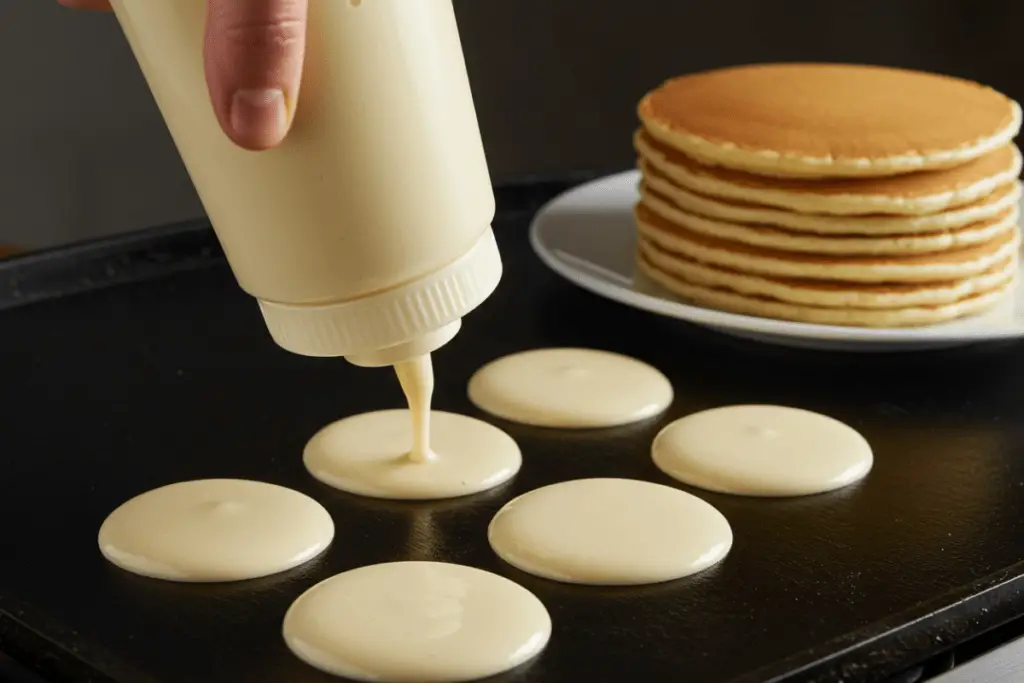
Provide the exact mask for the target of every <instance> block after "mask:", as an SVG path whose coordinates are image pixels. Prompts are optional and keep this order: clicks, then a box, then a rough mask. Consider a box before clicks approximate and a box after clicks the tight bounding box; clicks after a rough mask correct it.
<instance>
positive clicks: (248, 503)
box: [99, 479, 334, 582]
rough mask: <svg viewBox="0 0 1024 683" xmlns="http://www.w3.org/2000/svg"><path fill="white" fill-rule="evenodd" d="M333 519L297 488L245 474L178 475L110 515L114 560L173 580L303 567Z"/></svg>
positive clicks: (327, 539) (102, 538)
mask: <svg viewBox="0 0 1024 683" xmlns="http://www.w3.org/2000/svg"><path fill="white" fill-rule="evenodd" d="M333 538H334V521H333V520H332V519H331V516H330V514H328V512H327V510H325V509H324V508H323V506H321V505H320V504H319V503H317V502H316V501H315V500H313V499H312V498H310V497H309V496H306V495H303V494H301V493H299V492H298V491H292V490H291V489H287V488H284V487H282V486H276V485H274V484H266V483H263V482H258V481H246V480H241V479H203V480H198V481H186V482H179V483H177V484H170V485H168V486H163V487H161V488H158V489H154V490H152V491H148V492H146V493H143V494H141V495H139V496H136V497H135V498H132V499H131V500H129V501H127V502H126V503H124V504H122V505H121V506H120V507H118V508H117V509H116V510H114V511H113V512H112V513H110V515H109V516H108V517H107V519H106V521H104V522H103V526H101V527H100V532H99V546H100V551H101V552H102V553H103V555H104V557H106V558H107V559H108V560H109V561H110V562H112V563H113V564H115V565H117V566H118V567H121V568H122V569H125V570H127V571H130V572H133V573H135V574H141V575H142V576H148V577H151V578H156V579H166V580H169V581H190V582H214V581H240V580H244V579H254V578H257V577H260V576H267V575H269V574H276V573H278V572H282V571H285V570H287V569H292V568H293V567H297V566H299V565H300V564H303V563H304V562H307V561H309V560H311V559H313V558H314V557H316V556H317V555H319V554H320V553H322V552H323V551H324V550H325V549H326V548H327V546H328V545H330V543H331V540H332V539H333Z"/></svg>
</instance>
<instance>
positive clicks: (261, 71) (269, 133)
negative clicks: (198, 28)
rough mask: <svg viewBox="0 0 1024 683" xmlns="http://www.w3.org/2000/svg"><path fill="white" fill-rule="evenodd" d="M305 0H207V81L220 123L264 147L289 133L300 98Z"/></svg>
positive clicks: (244, 141)
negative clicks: (241, 0)
mask: <svg viewBox="0 0 1024 683" xmlns="http://www.w3.org/2000/svg"><path fill="white" fill-rule="evenodd" d="M306 12H307V0H245V1H244V2H240V1H239V0H209V3H208V9H207V22H206V44H205V57H206V82H207V84H208V86H209V88H210V98H211V100H212V102H213V108H214V111H215V112H216V114H217V118H218V120H219V121H220V125H221V127H222V128H223V129H224V132H225V133H227V135H228V137H230V138H231V139H232V140H233V141H234V142H235V143H236V144H238V145H239V146H241V147H244V148H246V149H251V150H261V149H268V148H270V147H274V146H276V145H278V144H279V143H280V142H281V140H283V139H284V136H285V135H286V134H287V132H288V127H289V126H290V125H291V119H292V114H293V113H294V111H295V104H296V102H297V100H298V96H299V84H300V83H301V80H302V61H303V55H304V52H305V44H306Z"/></svg>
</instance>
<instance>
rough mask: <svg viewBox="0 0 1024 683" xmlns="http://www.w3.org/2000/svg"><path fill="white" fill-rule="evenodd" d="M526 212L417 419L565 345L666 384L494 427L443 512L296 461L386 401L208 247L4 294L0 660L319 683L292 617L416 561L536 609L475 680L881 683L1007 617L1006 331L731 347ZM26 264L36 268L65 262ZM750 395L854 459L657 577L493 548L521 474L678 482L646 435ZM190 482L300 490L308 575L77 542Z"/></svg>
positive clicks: (1018, 408)
mask: <svg viewBox="0 0 1024 683" xmlns="http://www.w3.org/2000/svg"><path fill="white" fill-rule="evenodd" d="M528 217H529V216H528V214H527V213H526V212H520V213H517V214H507V213H506V215H505V217H504V218H502V219H500V220H499V221H498V222H497V224H496V226H495V229H496V232H497V235H498V238H499V242H500V245H501V248H502V253H503V255H504V259H505V263H506V274H505V277H504V280H503V282H502V285H501V287H500V288H499V290H498V292H497V293H496V294H495V296H493V297H492V298H491V299H490V300H489V301H488V302H486V303H485V304H484V306H483V307H482V308H481V309H480V310H479V311H477V312H476V313H474V314H472V315H471V316H470V317H469V318H467V319H466V321H465V323H466V324H465V325H464V327H463V331H462V332H461V333H460V334H459V336H458V337H457V338H456V339H455V341H454V342H452V343H451V344H450V345H449V346H447V347H446V348H444V349H443V350H442V351H441V352H439V353H438V354H437V355H436V359H435V367H436V371H437V393H436V400H435V405H436V407H437V408H439V409H444V410H449V411H454V412H460V413H466V414H469V415H474V416H478V417H483V416H482V415H481V413H480V412H479V411H478V410H476V409H475V408H474V407H473V406H472V405H471V404H470V403H469V401H468V400H467V398H466V391H465V387H466V382H467V380H468V379H469V377H470V375H471V374H472V372H473V371H474V370H475V369H477V368H478V367H480V366H481V365H482V364H484V363H485V362H487V361H489V360H491V359H493V358H496V357H498V356H501V355H503V354H506V353H510V352H514V351H520V350H523V349H529V348H536V347H544V346H560V345H577V346H589V347H594V348H602V349H609V350H613V351H618V352H621V353H625V354H629V355H632V356H635V357H637V358H640V359H642V360H645V361H647V362H650V363H652V364H654V365H655V366H657V367H658V368H660V369H661V370H663V371H664V372H665V373H666V374H667V375H668V376H669V377H670V378H671V380H672V382H673V384H674V385H675V387H676V391H677V398H676V401H675V403H674V404H673V405H672V407H671V408H670V410H669V411H668V413H667V414H666V415H664V416H663V417H661V418H658V419H656V420H653V421H650V422H647V423H643V424H640V425H635V426H631V427H626V428H616V429H606V430H593V431H583V432H565V431H553V430H545V429H538V428H529V427H523V426H518V425H515V424H510V423H506V422H503V421H500V420H491V421H492V422H494V423H495V424H498V425H499V426H501V427H502V428H504V429H505V430H507V431H508V433H509V434H511V435H512V436H513V437H514V438H515V439H516V440H517V441H518V442H519V444H520V446H521V447H522V450H523V454H524V465H523V469H522V471H521V473H520V474H519V476H518V477H516V479H515V480H514V481H513V482H512V483H511V484H510V485H508V486H506V487H504V488H502V489H500V490H498V491H495V492H492V493H490V494H484V495H481V496H476V497H472V498H469V499H465V500H457V501H445V502H438V503H415V504H410V503H406V504H402V503H390V502H384V501H374V500H367V499H361V498H357V497H354V496H349V495H345V494H342V493H340V492H336V491H334V490H331V489H329V488H327V487H326V486H323V485H320V484H319V483H318V482H316V481H315V480H314V479H313V478H312V477H310V476H309V475H308V474H307V473H306V472H305V471H304V470H303V468H302V463H301V452H302V447H303V445H304V443H305V441H306V439H307V438H308V437H309V436H311V435H312V434H313V433H314V432H315V431H316V430H317V429H318V428H319V427H321V426H323V425H324V424H326V423H327V422H329V421H332V420H335V419H337V418H339V417H342V416H345V415H351V414H353V413H357V412H362V411H367V410H375V409H382V408H393V407H398V406H401V405H402V396H401V392H400V390H399V387H398V384H397V382H396V381H395V379H394V377H393V376H392V375H391V374H390V373H389V372H387V371H384V370H379V371H377V370H365V369H359V368H355V367H352V366H350V365H348V364H346V363H345V362H343V361H340V360H339V361H331V360H313V359H306V358H300V357H296V356H292V355H289V354H287V353H285V352H283V351H280V350H278V349H277V348H276V347H274V345H273V344H272V343H271V341H270V340H269V338H268V336H267V334H266V332H265V330H264V327H263V324H262V321H261V319H260V316H259V312H258V311H257V308H256V306H255V305H254V304H253V303H252V301H251V300H250V299H248V298H247V297H246V296H245V295H243V294H242V292H240V291H239V290H238V288H237V286H236V285H235V283H234V281H233V280H232V278H231V275H230V274H229V272H228V270H227V268H226V267H225V266H223V265H222V264H215V265H210V266H208V267H199V268H195V269H191V270H187V271H184V272H175V273H171V274H168V275H165V276H162V277H157V278H155V279H149V280H146V281H143V282H135V283H128V284H122V285H120V286H114V287H108V288H105V289H99V290H95V291H85V292H80V293H77V294H73V295H68V296H62V297H58V298H54V299H50V300H47V301H42V302H37V303H32V304H30V305H24V306H18V307H13V308H9V309H8V310H5V311H3V312H0V330H2V333H0V386H2V387H3V390H4V409H3V410H2V411H0V435H2V439H3V450H2V459H0V463H2V469H0V519H2V520H3V527H2V528H3V536H2V538H3V540H2V546H3V549H4V550H3V561H2V562H0V650H4V651H6V652H8V653H9V654H12V655H14V656H15V657H16V658H18V659H19V660H21V661H23V662H28V663H30V664H31V665H32V666H34V667H37V668H39V669H40V670H43V671H46V672H47V674H48V676H49V678H50V679H52V680H55V681H60V680H68V681H86V680H96V681H115V682H116V683H149V682H159V683H178V682H181V683H214V682H216V683H228V682H230V683H235V682H239V681H244V682H245V683H263V682H267V683H270V682H273V683H281V682H282V681H287V682H288V683H314V682H321V681H324V682H326V681H330V680H335V679H332V678H330V677H328V676H326V675H323V674H320V673H318V672H317V671H314V670H313V669H311V668H309V667H307V666H305V665H304V664H302V663H300V662H299V661H298V660H297V659H295V658H294V657H292V655H291V654H290V653H289V652H288V650H287V649H286V648H285V645H284V643H283V641H282V640H281V638H280V635H279V632H280V626H281V620H282V617H283V616H284V612H285V610H286V609H287V607H288V605H289V604H290V602H291V601H292V600H293V599H294V598H296V597H297V596H298V595H299V594H300V593H302V591H303V590H305V589H306V588H308V587H309V586H311V585H312V584H314V583H316V582H317V581H320V580H322V579H324V578H326V577H328V576H331V575H332V574H335V573H337V572H341V571H344V570H346V569H350V568H353V567H357V566H360V565H365V564H370V563H375V562H387V561H394V560H402V559H413V558H415V559H432V560H441V561H450V562H459V563H464V564H469V565H473V566H477V567H481V568H484V569H488V570H491V571H494V572H497V573H499V574H501V575H504V576H507V577H509V578H511V579H513V580H515V581H518V582H520V583H521V584H523V585H524V586H526V587H527V588H529V589H530V590H532V591H533V592H534V593H536V595H537V596H538V597H540V599H541V600H543V601H544V603H545V604H546V605H547V606H548V609H549V610H550V612H551V616H552V618H553V620H554V633H553V637H552V640H551V644H550V646H549V648H548V649H547V651H546V652H545V653H544V654H543V655H542V656H541V657H540V659H539V660H537V661H536V662H535V663H533V664H532V665H529V666H526V667H525V668H523V669H521V670H520V671H517V672H513V673H512V674H509V675H507V676H504V677H500V678H499V679H497V680H500V681H521V682H522V683H556V682H558V683H575V682H577V681H584V680H588V681H620V680H622V681H625V680H627V679H629V680H642V681H645V683H661V682H665V683H668V682H670V681H671V682H673V683H674V682H676V681H689V682H691V683H702V682H708V683H710V682H715V683H726V682H728V683H741V682H742V683H753V682H755V681H756V682H761V681H839V680H844V681H849V682H856V681H876V680H882V679H883V678H884V677H885V676H886V675H888V674H892V673H895V672H896V671H898V670H900V669H902V668H904V667H907V666H910V665H912V664H915V663H917V662H919V661H922V660H923V659H924V658H926V657H928V656H930V655H932V654H934V653H936V652H939V651H941V650H944V649H946V648H949V647H951V646H952V645H954V644H956V643H958V642H961V641H963V640H965V639H967V638H968V637H971V636H974V635H977V634H978V633H980V632H982V631H985V630H987V629H989V628H991V627H994V626H995V625H997V624H998V623H1000V622H1003V621H1006V620H1007V619H1009V618H1011V617H1014V616H1018V615H1020V614H1021V613H1024V598H1022V596H1021V594H1020V587H1021V586H1022V585H1024V582H1022V581H1021V578H1020V577H1021V575H1022V573H1024V566H1022V561H1024V398H1022V396H1024V347H1022V346H1020V345H1002V346H998V347H987V348H976V349H973V350H967V351H959V352H941V353H929V354H918V355H892V356H843V355H831V354H822V353H813V352H794V351H785V350H780V349H772V348H769V347H759V346H756V345H753V344H750V343H745V342H738V341H732V340H729V339H726V338H723V337H719V336H716V335H714V334H712V333H708V332H703V331H700V330H697V329H695V328H692V327H688V326H685V325H683V324H680V323H676V322H673V321H667V320H661V319H657V318H655V317H653V316H650V315H647V314H642V313H639V312H636V311H633V310H631V309H628V308H625V307H623V306H620V305H617V304H614V303H610V302H607V301H603V300H601V299H598V298H596V297H594V296H591V295H589V294H586V293H584V292H581V291H578V290H576V289H574V288H572V287H571V286H569V285H568V284H565V283H564V282H562V281H561V280H558V279H556V277H555V276H554V275H552V274H550V273H548V272H547V271H546V270H545V269H544V268H543V267H542V266H541V264H540V263H539V262H538V261H537V259H536V258H535V257H534V256H533V254H532V253H531V252H530V251H529V248H528V246H527V241H526V224H527V220H528ZM190 235H191V236H190V237H189V238H188V239H189V240H192V241H195V239H196V237H195V234H194V231H193V232H192V233H190ZM160 239H161V240H167V241H168V244H171V243H173V242H174V240H175V239H176V238H175V234H174V233H173V232H171V233H168V234H167V235H165V236H164V237H161V238H160ZM204 239H208V240H210V242H211V244H212V236H207V237H206V238H204ZM125 244H126V245H127V246H126V247H125V248H126V249H127V248H135V247H134V246H132V245H133V244H134V243H132V242H131V241H130V240H128V241H126V242H125ZM136 246H137V245H136ZM174 251H175V250H174V248H172V247H171V246H169V247H168V249H167V253H171V254H173V253H174ZM114 252H116V249H114ZM111 258H113V256H111ZM117 258H119V259H120V260H119V261H118V263H122V264H128V265H126V266H125V267H126V268H129V269H130V267H131V263H132V259H131V258H128V257H125V256H124V255H123V254H122V255H120V256H118V257H117ZM42 260H43V261H45V262H46V263H47V264H48V265H47V266H46V267H48V268H50V269H51V271H52V270H53V269H54V268H58V266H59V265H60V262H61V255H60V254H56V255H50V256H49V257H47V258H44V259H42ZM67 260H68V266H67V267H68V268H71V267H72V265H73V264H72V262H73V261H74V260H75V259H73V258H70V257H69V258H68V259H67ZM157 260H158V261H159V259H157ZM55 264H56V265H55ZM169 265H170V266H173V265H174V264H173V263H172V264H169ZM33 267H34V266H33ZM147 267H148V268H150V269H152V260H150V265H149V266H147ZM17 268H20V269H21V271H19V272H21V276H25V275H26V272H27V270H28V271H30V270H31V268H29V267H28V266H27V265H24V264H22V265H19V266H17ZM26 269H27V270H26ZM58 269H59V268H58ZM172 269H173V267H172ZM179 270H180V269H179ZM150 274H152V273H150ZM64 275H65V279H67V278H68V277H69V276H68V275H67V273H65V274H64ZM128 279H131V278H128ZM747 402H767V403H779V404H788V405H795V406H799V407H803V408H808V409H811V410H817V411H822V412H825V413H828V414H830V415H833V416H834V417H836V418H839V419H841V420H844V421H847V422H848V423H850V424H851V425H853V426H854V427H856V428H857V429H859V430H861V432H862V433H863V434H864V435H865V436H866V437H867V438H868V440H869V441H870V442H871V443H872V444H873V446H874V448H875V451H876V464H875V469H874V471H873V472H872V473H871V475H870V476H869V477H868V479H867V480H866V481H865V482H863V483H862V484H860V485H856V486H853V487H851V488H849V489H846V490H843V491H839V492H836V493H831V494H825V495H821V496H815V497H809V498H799V499H792V500H753V499H744V498H737V497H730V496H724V495H714V494H708V493H702V492H696V493H697V494H698V495H700V496H701V497H703V498H704V499H705V500H708V501H709V502H711V503H712V504H713V505H715V506H717V507H718V509H720V510H721V511H722V512H723V513H724V514H725V515H726V517H728V518H729V520H730V521H731V523H732V525H733V529H734V532H735V545H734V547H733V550H732V552H731V554H730V555H729V557H728V558H727V559H726V560H725V561H724V562H723V563H722V564H720V565H719V566H717V567H715V568H713V569H711V570H709V571H707V572H705V573H703V574H701V575H698V576H696V577H691V578H688V579H683V580H680V581H675V582H672V583H669V584H665V585H660V586H652V587H646V588H635V589H633V588H630V589H602V588H587V587H573V586H567V585H561V584H558V583H553V582H549V581H545V580H540V579H536V578H532V577H530V576H528V575H525V574H522V573H521V572H518V571H516V570H514V569H512V568H511V567H509V566H507V565H505V564H503V563H502V562H500V561H499V560H498V559H497V558H496V557H495V556H494V554H493V553H492V552H491V551H490V549H489V547H488V546H487V542H486V536H485V530H486V526H487V523H488V521H489V520H490V518H491V516H492V515H493V514H494V513H495V512H496V511H497V510H498V508H499V507H500V506H501V505H502V504H503V503H505V502H506V501H508V500H510V499H511V498H512V497H513V496H516V495H518V494H520V493H523V492H525V491H528V490H531V489H534V488H536V487H538V486H543V485H545V484H550V483H553V482H557V481H563V480H566V479H573V478H582V477H634V478H640V479H647V480H650V481H656V482H661V483H672V482H670V481H669V480H668V479H667V478H666V477H664V476H662V475H661V474H660V473H659V472H658V471H657V470H656V469H655V468H654V466H653V465H652V464H651V461H650V458H649V456H648V448H649V445H650V442H651V439H652V438H653V437H654V435H655V434H656V433H657V431H658V429H659V428H660V427H662V426H663V425H664V424H666V423H667V422H669V421H670V420H672V419H674V418H676V417H679V416H681V415H685V414H688V413H691V412H694V411H697V410H701V409H705V408H710V407H714V406H720V405H726V404H732V403H747ZM487 419H490V418H487ZM202 477H243V478H252V479H260V480H265V481H270V482H274V483H277V484H282V485H284V486H290V487H292V488H295V489H297V490H299V491H303V492H305V493H308V494H309V495H311V496H313V497H314V498H316V499H317V500H319V501H321V502H322V503H323V504H324V505H325V506H326V507H327V509H328V510H329V511H330V512H331V513H332V514H333V515H334V519H335V521H336V524H337V537H336V540H335V542H334V545H333V546H332V547H331V548H330V550H329V551H328V552H327V553H326V555H325V556H323V557H322V558H321V559H320V560H317V561H315V562H314V563H313V564H311V565H309V566H307V567H305V568H302V569H299V570H296V571H293V572H290V573H287V574H284V575H280V576H276V577H271V578H267V579H261V580H256V581H252V582H247V583H238V584H228V585H220V586H217V585H213V586H210V585H207V586H193V585H181V584H173V583H163V582H159V581H152V580H147V579H143V578H139V577H136V576H132V575H130V574H127V573H124V572H122V571H120V570H118V569H116V568H115V567H113V566H110V565H109V564H107V563H106V562H105V561H104V560H103V558H102V557H101V556H100V553H99V551H98V549H97V547H96V532H97V530H98V528H99V526H100V523H101V522H102V520H103V518H104V517H105V515H106V514H107V513H108V512H109V511H110V510H112V509H113V508H114V507H116V506H117V505H118V504H120V503H121V502H123V501H124V500H126V499H127V498H130V497H132V496H134V495H136V494H138V493H140V492H142V491H145V490H148V489H151V488H153V487H157V486H161V485H163V484H167V483H170V482H174V481H180V480H185V479H193V478H202ZM680 488H685V487H682V486H680ZM495 616H496V618H500V615H495Z"/></svg>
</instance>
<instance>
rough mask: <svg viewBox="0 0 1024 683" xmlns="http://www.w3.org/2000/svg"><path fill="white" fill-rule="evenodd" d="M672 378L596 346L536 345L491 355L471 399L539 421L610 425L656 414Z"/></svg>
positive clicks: (473, 383)
mask: <svg viewBox="0 0 1024 683" xmlns="http://www.w3.org/2000/svg"><path fill="white" fill-rule="evenodd" d="M672 395H673V394H672V384H671V383H670V382H669V381H668V378H666V377H665V375H663V374H662V373H661V372H659V371H658V370H657V369H655V368H653V367H651V366H650V365H648V364H647V363H643V362H641V361H638V360H636V359H634V358H629V357H628V356H623V355H620V354H617V353H610V352H607V351H597V350H594V349H572V348H564V349H535V350H532V351H523V352H521V353H515V354H512V355H510V356H505V357H504V358H499V359H497V360H494V361H491V362H490V363H488V364H487V365H485V366H484V367H482V368H481V369H480V370H478V371H477V372H476V374H474V375H473V377H472V378H471V379H470V381H469V399H470V400H471V401H472V402H473V403H474V404H475V405H476V406H477V407H478V408H480V409H481V410H483V411H486V412H488V413H490V414H492V415H496V416H497V417H500V418H504V419H506V420H511V421H513V422H519V423H522V424H528V425H534V426H538V427H563V428H589V427H614V426H618V425H623V424H628V423H631V422H639V421H641V420H646V419H648V418H651V417H654V416H655V415H658V414H659V413H661V412H662V411H664V410H665V408H667V407H668V406H669V404H670V403H672Z"/></svg>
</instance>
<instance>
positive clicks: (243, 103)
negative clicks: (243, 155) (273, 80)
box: [231, 88, 288, 146]
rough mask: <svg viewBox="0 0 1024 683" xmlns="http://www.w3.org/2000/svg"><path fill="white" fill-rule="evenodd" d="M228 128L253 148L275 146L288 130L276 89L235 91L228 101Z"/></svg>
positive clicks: (284, 108) (280, 91)
mask: <svg viewBox="0 0 1024 683" xmlns="http://www.w3.org/2000/svg"><path fill="white" fill-rule="evenodd" d="M231 128H232V130H233V131H234V132H235V135H237V136H238V137H240V138H243V139H245V140H246V141H249V142H251V143H253V144H257V145H260V146H262V145H276V144H277V143H278V142H280V141H281V140H282V139H283V138H284V136H285V133H286V132H287V129H288V110H287V107H286V105H285V99H284V92H283V91H282V90H280V89H276V88H271V89H267V90H237V91H235V96H234V97H233V98H232V99H231Z"/></svg>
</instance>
